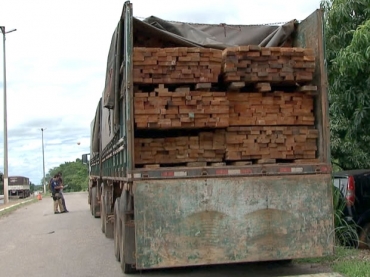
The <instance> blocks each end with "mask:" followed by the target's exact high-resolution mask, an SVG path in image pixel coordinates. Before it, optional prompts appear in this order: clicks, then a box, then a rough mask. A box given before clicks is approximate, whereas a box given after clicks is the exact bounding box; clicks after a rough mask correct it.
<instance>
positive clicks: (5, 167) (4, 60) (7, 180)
mask: <svg viewBox="0 0 370 277" xmlns="http://www.w3.org/2000/svg"><path fill="white" fill-rule="evenodd" d="M0 29H1V33H2V34H3V55H4V57H3V65H4V100H3V101H4V103H3V104H4V175H3V179H4V204H7V203H8V202H9V192H8V184H9V179H8V113H7V104H6V103H7V101H6V58H5V56H6V55H5V35H6V34H8V33H11V32H14V31H17V29H12V30H10V31H7V32H6V31H5V26H0Z"/></svg>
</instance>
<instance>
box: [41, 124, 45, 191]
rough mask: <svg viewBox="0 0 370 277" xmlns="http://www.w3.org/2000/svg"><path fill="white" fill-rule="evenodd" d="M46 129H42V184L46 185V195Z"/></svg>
mask: <svg viewBox="0 0 370 277" xmlns="http://www.w3.org/2000/svg"><path fill="white" fill-rule="evenodd" d="M44 130H46V129H44V128H41V139H42V171H43V176H44V177H43V179H42V184H43V185H44V194H46V182H45V155H44Z"/></svg>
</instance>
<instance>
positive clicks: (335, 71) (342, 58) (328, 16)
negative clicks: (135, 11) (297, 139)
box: [322, 0, 370, 169]
mask: <svg viewBox="0 0 370 277" xmlns="http://www.w3.org/2000/svg"><path fill="white" fill-rule="evenodd" d="M322 7H323V9H324V10H325V38H326V57H327V66H328V79H329V102H330V104H329V113H330V131H331V151H332V158H333V160H334V161H336V163H337V164H338V165H339V166H340V167H341V168H342V169H353V168H361V167H370V134H369V133H368V132H369V131H370V67H369V66H368V65H369V64H370V0H324V1H323V2H322Z"/></svg>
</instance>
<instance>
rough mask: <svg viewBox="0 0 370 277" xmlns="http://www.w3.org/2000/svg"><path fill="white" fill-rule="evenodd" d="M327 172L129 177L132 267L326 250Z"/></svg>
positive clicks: (329, 244)
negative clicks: (132, 217) (131, 183)
mask: <svg viewBox="0 0 370 277" xmlns="http://www.w3.org/2000/svg"><path fill="white" fill-rule="evenodd" d="M331 190H332V187H331V176H330V174H318V175H295V176H260V177H234V178H204V179H201V178H200V179H178V180H173V179H172V180H141V181H135V183H134V194H135V204H134V205H135V227H136V231H135V232H136V233H135V236H136V267H137V268H138V269H149V268H159V267H161V268H162V267H176V266H189V265H204V264H220V263H235V262H247V261H265V260H279V259H292V258H299V257H310V256H322V255H326V254H331V253H332V252H333V240H334V238H333V236H332V233H331V231H332V230H333V228H334V227H333V218H332V196H331V195H332V194H331Z"/></svg>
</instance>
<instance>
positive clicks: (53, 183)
mask: <svg viewBox="0 0 370 277" xmlns="http://www.w3.org/2000/svg"><path fill="white" fill-rule="evenodd" d="M58 178H59V176H58V174H55V175H54V178H53V179H51V180H50V189H51V194H52V196H53V200H54V213H55V214H59V211H58V206H59V210H60V213H64V212H65V210H64V208H63V205H62V200H61V197H60V190H61V189H63V186H62V184H61V183H59V180H58Z"/></svg>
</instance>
